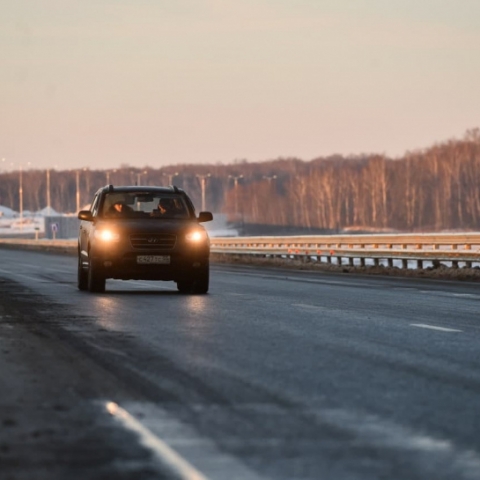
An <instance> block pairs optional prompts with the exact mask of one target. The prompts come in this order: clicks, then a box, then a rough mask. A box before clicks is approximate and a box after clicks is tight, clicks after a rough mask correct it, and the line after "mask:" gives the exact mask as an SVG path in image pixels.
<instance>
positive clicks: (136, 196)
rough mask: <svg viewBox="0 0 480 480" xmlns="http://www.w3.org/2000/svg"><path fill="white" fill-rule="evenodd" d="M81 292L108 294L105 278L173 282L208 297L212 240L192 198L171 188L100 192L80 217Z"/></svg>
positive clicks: (205, 219)
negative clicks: (196, 212)
mask: <svg viewBox="0 0 480 480" xmlns="http://www.w3.org/2000/svg"><path fill="white" fill-rule="evenodd" d="M78 218H79V219H80V220H82V221H81V222H80V233H79V237H78V288H79V289H80V290H89V291H90V292H103V291H105V281H106V279H107V278H117V279H122V280H129V279H134V280H173V281H174V282H176V283H177V288H178V290H179V291H180V292H181V293H207V292H208V283H209V255H210V240H209V238H208V234H207V232H206V230H205V228H203V226H202V225H200V223H201V222H208V221H210V220H212V219H213V216H212V214H211V213H210V212H200V214H199V215H198V217H197V216H196V215H195V208H194V206H193V203H192V201H191V200H190V198H189V197H188V195H187V194H186V193H185V192H184V191H183V190H182V189H180V188H178V187H175V186H171V187H133V186H132V187H115V186H113V185H107V186H105V187H103V188H101V189H100V190H98V191H97V193H96V194H95V197H94V199H93V202H92V204H91V206H90V210H82V211H80V212H79V213H78Z"/></svg>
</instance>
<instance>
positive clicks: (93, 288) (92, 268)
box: [88, 261, 106, 293]
mask: <svg viewBox="0 0 480 480" xmlns="http://www.w3.org/2000/svg"><path fill="white" fill-rule="evenodd" d="M105 283H106V279H105V276H104V275H103V274H102V271H101V269H100V268H99V267H98V266H97V265H96V264H95V262H92V261H90V262H89V265H88V291H89V292H98V293H101V292H104V291H105Z"/></svg>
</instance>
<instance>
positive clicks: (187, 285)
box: [177, 280, 193, 293]
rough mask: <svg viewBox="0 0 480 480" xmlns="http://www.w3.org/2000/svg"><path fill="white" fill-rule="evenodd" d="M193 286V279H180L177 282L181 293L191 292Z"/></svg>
mask: <svg viewBox="0 0 480 480" xmlns="http://www.w3.org/2000/svg"><path fill="white" fill-rule="evenodd" d="M192 288H193V282H192V281H191V280H179V281H178V282H177V289H178V291H179V292H180V293H190V292H191V291H192Z"/></svg>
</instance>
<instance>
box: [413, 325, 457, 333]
mask: <svg viewBox="0 0 480 480" xmlns="http://www.w3.org/2000/svg"><path fill="white" fill-rule="evenodd" d="M410 326H411V327H417V328H428V329H429V330H438V331H439V332H463V330H456V329H455V328H445V327H437V326H436V325H426V324H424V323H411V324H410Z"/></svg>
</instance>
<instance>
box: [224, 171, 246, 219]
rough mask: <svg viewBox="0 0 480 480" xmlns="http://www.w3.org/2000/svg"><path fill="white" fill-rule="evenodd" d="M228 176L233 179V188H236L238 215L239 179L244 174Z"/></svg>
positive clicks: (236, 211)
mask: <svg viewBox="0 0 480 480" xmlns="http://www.w3.org/2000/svg"><path fill="white" fill-rule="evenodd" d="M228 178H231V179H232V180H233V188H234V190H235V215H238V181H239V180H240V179H241V178H243V175H229V176H228Z"/></svg>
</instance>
